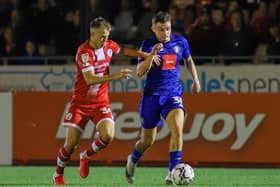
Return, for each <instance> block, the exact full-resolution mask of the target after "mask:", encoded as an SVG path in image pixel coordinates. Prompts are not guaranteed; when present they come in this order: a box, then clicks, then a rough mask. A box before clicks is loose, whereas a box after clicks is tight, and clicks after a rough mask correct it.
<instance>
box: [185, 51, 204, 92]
mask: <svg viewBox="0 0 280 187" xmlns="http://www.w3.org/2000/svg"><path fill="white" fill-rule="evenodd" d="M187 69H188V71H189V72H190V74H191V77H192V80H193V86H192V92H193V93H194V94H197V93H199V92H200V90H201V88H200V82H199V78H198V75H197V70H196V67H195V64H194V61H193V59H192V57H191V56H189V58H188V59H187Z"/></svg>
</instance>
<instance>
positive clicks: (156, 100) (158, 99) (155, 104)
mask: <svg viewBox="0 0 280 187" xmlns="http://www.w3.org/2000/svg"><path fill="white" fill-rule="evenodd" d="M176 108H181V109H183V111H184V112H185V108H184V106H183V103H182V96H181V95H176V96H174V95H173V96H159V95H149V96H144V95H143V96H142V99H141V102H140V108H139V109H140V120H141V125H142V127H143V128H144V129H151V128H154V127H157V126H161V125H162V124H163V121H162V119H161V117H162V118H163V119H165V118H166V116H167V114H168V112H170V111H171V110H173V109H176Z"/></svg>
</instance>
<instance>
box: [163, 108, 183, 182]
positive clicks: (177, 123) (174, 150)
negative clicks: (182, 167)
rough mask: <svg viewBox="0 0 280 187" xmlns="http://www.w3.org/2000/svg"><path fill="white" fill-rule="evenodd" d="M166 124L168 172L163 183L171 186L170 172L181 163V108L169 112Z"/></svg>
mask: <svg viewBox="0 0 280 187" xmlns="http://www.w3.org/2000/svg"><path fill="white" fill-rule="evenodd" d="M166 123H167V124H168V126H169V129H170V134H171V137H170V142H169V168H168V169H169V172H168V175H167V177H166V178H165V182H166V184H172V183H173V182H172V178H171V171H172V169H173V168H174V167H175V166H176V165H177V164H179V163H180V162H181V158H182V147H183V126H184V111H183V110H182V109H181V108H177V109H173V110H171V111H170V112H169V113H168V115H167V117H166Z"/></svg>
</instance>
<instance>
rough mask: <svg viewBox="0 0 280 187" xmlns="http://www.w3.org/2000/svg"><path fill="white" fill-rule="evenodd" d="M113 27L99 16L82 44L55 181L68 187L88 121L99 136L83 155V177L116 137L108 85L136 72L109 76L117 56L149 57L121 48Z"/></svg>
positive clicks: (126, 71) (123, 71) (64, 124)
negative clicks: (72, 160)
mask: <svg viewBox="0 0 280 187" xmlns="http://www.w3.org/2000/svg"><path fill="white" fill-rule="evenodd" d="M110 30H111V25H110V23H109V22H107V21H106V20H105V19H104V18H102V17H98V18H95V19H94V20H92V21H91V23H90V38H89V40H87V41H85V42H84V43H83V44H81V45H80V46H79V48H78V50H77V54H76V67H77V76H76V82H75V88H74V91H73V95H72V99H71V106H70V108H69V110H68V112H67V113H66V114H65V118H64V122H63V124H62V125H63V126H65V127H67V130H66V138H65V143H64V145H63V146H62V147H61V148H60V149H59V151H58V156H57V165H56V170H55V173H54V175H53V182H54V184H56V185H63V184H65V181H64V175H63V173H64V167H65V166H66V164H67V162H68V161H69V160H70V157H71V154H72V153H73V152H74V150H75V148H76V146H77V145H78V143H79V140H80V136H81V133H82V132H83V130H84V128H85V126H86V124H87V122H88V121H89V120H92V121H93V122H94V124H95V125H96V131H97V132H98V133H97V136H95V137H96V138H95V139H94V140H93V142H92V144H91V145H89V147H88V148H87V149H86V150H84V151H82V152H81V153H80V176H81V177H82V178H86V177H87V176H88V174H89V161H90V156H92V155H93V154H95V153H97V152H99V151H100V150H102V149H104V148H106V147H107V146H108V144H109V143H110V142H111V141H112V140H113V137H114V131H115V129H114V121H113V115H112V112H111V109H110V103H109V97H108V82H109V81H112V80H117V79H121V78H125V79H126V78H129V77H130V76H131V73H132V71H131V70H130V69H127V68H123V69H120V70H119V72H117V73H116V74H112V75H111V74H109V66H110V62H111V58H112V56H113V55H115V54H118V53H119V52H120V51H121V52H122V53H123V54H124V55H128V56H135V57H144V58H145V57H147V56H148V55H149V54H147V53H144V52H141V51H137V50H134V49H130V48H123V49H122V50H121V49H120V46H119V45H118V44H117V43H115V42H114V41H112V40H109V39H108V36H109V34H110Z"/></svg>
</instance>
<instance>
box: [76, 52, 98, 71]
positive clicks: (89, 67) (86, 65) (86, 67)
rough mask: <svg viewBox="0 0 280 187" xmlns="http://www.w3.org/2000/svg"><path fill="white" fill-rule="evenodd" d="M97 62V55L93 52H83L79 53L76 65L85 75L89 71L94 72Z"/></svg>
mask: <svg viewBox="0 0 280 187" xmlns="http://www.w3.org/2000/svg"><path fill="white" fill-rule="evenodd" d="M94 61H95V55H94V54H93V51H91V50H86V49H84V50H81V51H79V52H78V53H77V56H76V63H77V66H78V67H79V69H80V70H81V71H82V72H83V73H84V72H87V71H93V70H94V67H93V63H94Z"/></svg>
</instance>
